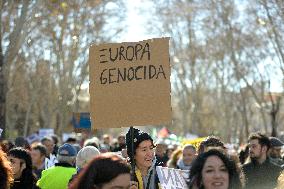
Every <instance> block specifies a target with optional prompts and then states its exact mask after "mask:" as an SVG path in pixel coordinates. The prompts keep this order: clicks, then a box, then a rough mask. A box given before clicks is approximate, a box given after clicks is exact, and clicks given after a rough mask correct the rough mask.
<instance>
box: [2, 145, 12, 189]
mask: <svg viewBox="0 0 284 189" xmlns="http://www.w3.org/2000/svg"><path fill="white" fill-rule="evenodd" d="M11 183H13V173H12V168H11V166H10V162H9V161H8V159H7V156H6V154H5V153H4V152H3V151H2V149H1V148H0V189H8V188H10V185H11Z"/></svg>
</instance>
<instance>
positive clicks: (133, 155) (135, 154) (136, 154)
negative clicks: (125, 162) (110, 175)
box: [126, 128, 161, 189]
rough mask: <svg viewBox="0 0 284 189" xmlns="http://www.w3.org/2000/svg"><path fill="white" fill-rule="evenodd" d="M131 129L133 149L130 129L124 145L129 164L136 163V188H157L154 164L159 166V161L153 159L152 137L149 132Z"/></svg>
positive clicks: (157, 182) (157, 181)
mask: <svg viewBox="0 0 284 189" xmlns="http://www.w3.org/2000/svg"><path fill="white" fill-rule="evenodd" d="M133 129H134V131H133V145H134V150H132V142H131V141H132V140H131V137H130V129H129V131H128V132H127V134H126V146H127V154H128V157H129V158H130V162H131V164H134V163H135V165H136V168H135V178H134V181H135V182H137V185H138V189H158V188H159V179H158V176H157V172H156V166H158V165H159V166H161V163H160V162H158V161H157V160H156V159H155V155H154V144H153V139H152V138H151V136H150V135H149V134H147V133H145V132H143V131H141V130H139V129H136V128H133Z"/></svg>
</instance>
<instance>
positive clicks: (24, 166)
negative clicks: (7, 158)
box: [21, 162, 27, 172]
mask: <svg viewBox="0 0 284 189" xmlns="http://www.w3.org/2000/svg"><path fill="white" fill-rule="evenodd" d="M26 167H27V165H26V163H25V162H23V163H22V164H21V172H22V171H23V170H25V168H26Z"/></svg>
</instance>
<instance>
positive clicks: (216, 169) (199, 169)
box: [189, 150, 242, 189]
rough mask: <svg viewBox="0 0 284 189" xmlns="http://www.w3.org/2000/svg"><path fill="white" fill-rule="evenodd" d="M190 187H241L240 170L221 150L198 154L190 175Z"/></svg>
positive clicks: (231, 188) (199, 188)
mask: <svg viewBox="0 0 284 189" xmlns="http://www.w3.org/2000/svg"><path fill="white" fill-rule="evenodd" d="M189 180H190V183H189V188H190V189H212V188H214V189H241V188H242V182H241V177H240V172H238V171H237V167H236V164H235V162H234V161H233V160H231V159H229V158H228V157H227V156H226V155H225V154H223V153H222V152H221V151H219V150H209V151H208V152H204V153H202V154H200V155H198V156H197V158H196V160H195V161H194V162H193V164H192V167H191V170H190V175H189Z"/></svg>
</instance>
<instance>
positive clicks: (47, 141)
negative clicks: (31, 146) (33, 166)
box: [41, 137, 58, 169]
mask: <svg viewBox="0 0 284 189" xmlns="http://www.w3.org/2000/svg"><path fill="white" fill-rule="evenodd" d="M41 143H42V144H43V145H44V146H45V147H46V158H45V169H48V168H49V167H52V166H54V165H55V163H57V162H58V161H57V159H56V156H55V155H54V154H52V153H53V149H54V141H53V140H52V138H50V137H44V138H43V139H41Z"/></svg>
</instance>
